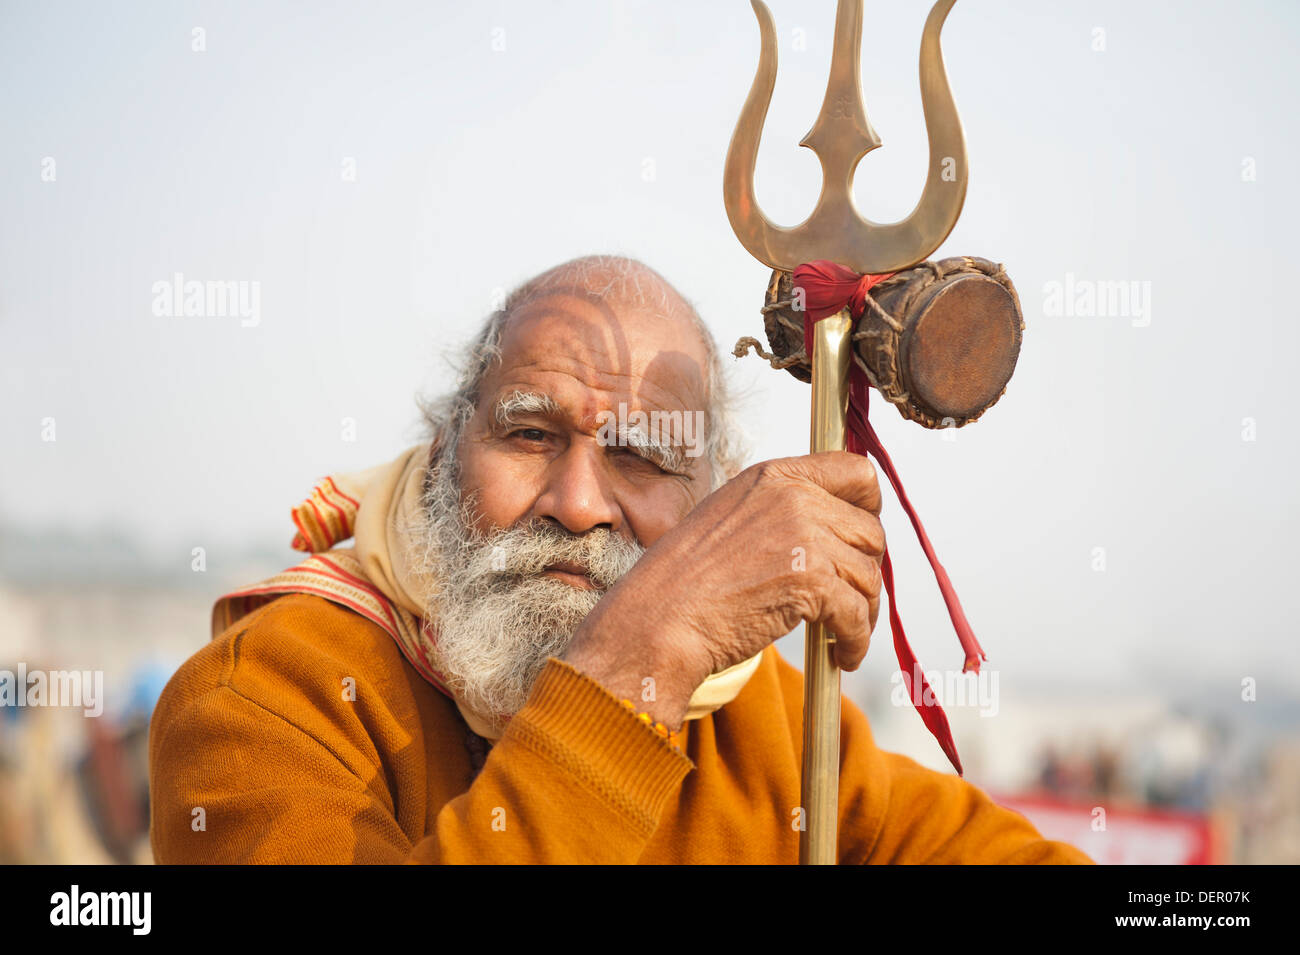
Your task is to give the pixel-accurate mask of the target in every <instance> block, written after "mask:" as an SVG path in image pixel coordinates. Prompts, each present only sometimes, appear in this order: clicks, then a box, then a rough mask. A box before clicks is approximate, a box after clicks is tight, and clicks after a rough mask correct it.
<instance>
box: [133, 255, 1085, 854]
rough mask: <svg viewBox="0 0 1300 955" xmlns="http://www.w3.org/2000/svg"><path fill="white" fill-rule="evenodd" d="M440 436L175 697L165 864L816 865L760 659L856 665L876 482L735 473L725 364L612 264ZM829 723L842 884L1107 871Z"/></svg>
mask: <svg viewBox="0 0 1300 955" xmlns="http://www.w3.org/2000/svg"><path fill="white" fill-rule="evenodd" d="M426 415H427V417H428V419H429V424H430V442H429V443H428V444H427V445H424V446H422V447H420V448H418V449H414V450H412V451H410V452H407V453H406V454H404V455H403V456H401V457H400V458H398V459H397V460H396V461H394V462H393V463H392V464H390V465H388V466H386V467H382V468H377V469H374V470H373V471H370V472H366V473H364V474H362V475H356V476H352V477H344V478H339V479H327V480H326V481H325V482H322V484H321V485H320V486H318V487H317V489H316V492H315V493H314V494H313V497H312V498H311V499H309V500H308V501H306V502H304V505H303V506H302V507H300V508H298V509H297V510H296V511H295V519H296V520H297V522H298V526H299V536H298V539H297V540H296V542H295V543H296V546H298V547H300V548H302V549H304V550H310V551H312V552H313V554H314V556H313V557H311V558H309V559H308V560H307V561H305V562H304V563H303V564H301V565H299V567H297V568H294V569H293V570H291V571H288V572H286V573H285V574H282V575H280V576H279V577H277V578H273V579H272V580H270V581H266V582H263V583H262V584H260V585H257V586H254V587H250V588H245V589H244V590H242V591H239V592H236V593H235V594H232V595H230V596H228V597H226V598H223V600H222V601H221V602H220V603H219V604H218V606H217V609H216V612H215V613H214V620H215V627H214V628H215V629H218V630H220V631H221V632H220V633H219V634H218V635H217V637H216V639H214V640H213V641H212V642H211V643H209V644H208V645H207V646H205V647H204V648H203V649H201V650H200V651H199V652H198V653H196V654H195V655H194V656H193V657H192V658H191V659H190V660H189V661H188V662H186V664H185V665H184V666H183V667H182V668H181V669H180V671H179V672H178V673H177V674H176V675H175V677H174V678H173V679H172V681H171V682H170V684H169V685H168V687H167V689H166V691H165V692H164V694H163V696H162V699H161V700H160V702H159V704H158V708H157V710H156V712H155V715H154V718H153V724H152V728H151V738H150V757H151V761H150V771H151V792H152V797H153V809H152V840H153V847H154V852H155V855H156V858H157V860H158V861H159V862H162V863H172V862H402V861H407V862H610V863H631V862H644V863H673V862H679V863H680V862H783V863H790V862H795V861H797V859H798V842H799V831H798V830H799V828H800V821H801V813H802V810H801V809H800V808H799V792H800V780H799V774H800V749H801V741H802V735H801V707H802V682H801V677H800V675H799V673H798V671H797V670H795V669H794V668H793V667H791V666H790V665H788V664H787V663H785V662H784V661H783V660H782V658H781V657H780V656H779V655H778V653H777V652H776V650H775V649H774V648H773V647H772V646H771V643H772V641H773V640H775V639H776V638H778V637H780V636H782V635H784V634H786V633H788V632H789V631H791V630H792V629H794V628H795V627H796V626H797V625H798V623H799V622H800V621H801V620H812V621H822V622H825V623H826V624H827V625H828V626H829V627H831V628H832V629H833V630H834V632H835V633H836V634H837V635H838V642H837V644H836V653H837V657H838V662H839V664H840V665H841V666H842V667H844V668H845V669H848V670H852V669H854V668H856V667H857V666H858V664H859V663H860V661H861V660H862V658H863V656H864V654H865V653H866V651H867V644H868V641H869V638H870V634H871V631H872V628H873V627H874V625H875V621H876V616H877V610H878V606H879V593H880V571H879V558H880V556H881V554H882V551H883V547H884V533H883V531H882V529H881V525H880V521H879V520H878V517H877V515H878V513H879V510H880V489H879V487H878V485H877V481H876V475H875V472H874V470H873V468H872V466H871V464H870V463H869V462H868V461H867V460H865V459H863V458H859V457H855V456H852V455H848V454H843V453H829V454H819V455H809V456H804V457H793V458H787V459H783V460H778V461H767V462H764V463H761V464H757V465H755V466H753V467H750V468H748V469H747V470H743V471H741V470H740V466H739V462H738V460H737V455H738V451H737V447H736V445H735V443H734V442H733V440H732V436H731V426H730V424H729V421H728V414H727V398H726V394H725V384H724V379H723V375H722V370H721V367H720V362H719V360H718V357H717V352H716V349H715V347H714V345H713V342H712V339H711V337H710V335H709V333H708V331H707V330H706V329H705V327H704V326H703V324H702V322H701V321H700V319H699V317H698V316H697V315H696V313H695V311H694V309H693V308H692V307H691V306H690V304H689V303H687V302H686V301H685V300H684V299H683V298H682V297H681V296H680V295H679V294H678V293H677V292H676V291H674V290H673V289H672V288H671V287H670V286H669V285H668V284H667V283H666V282H665V281H664V280H663V278H662V277H660V276H659V275H658V274H657V273H655V272H654V271H652V270H651V269H649V268H647V267H646V266H644V265H642V264H640V263H637V262H634V261H631V260H627V259H621V258H612V257H592V258H586V259H578V260H575V261H573V262H568V263H565V264H563V265H561V266H558V267H556V268H554V269H552V270H550V271H548V272H546V273H544V274H542V275H541V276H538V277H537V278H535V279H533V280H531V281H529V282H527V283H525V284H524V285H523V286H522V287H521V288H520V289H518V290H517V291H516V292H515V293H514V294H512V295H511V296H510V298H509V299H508V300H507V302H506V305H505V307H504V308H503V309H502V310H501V311H500V312H498V313H496V314H494V315H493V316H492V317H491V318H490V319H489V321H488V323H487V325H486V327H485V328H484V330H483V332H482V334H481V335H480V336H479V338H478V340H477V341H476V342H475V344H474V346H473V348H472V350H471V354H470V357H469V361H468V362H467V365H466V367H465V370H464V373H463V375H462V378H461V381H460V383H459V387H458V389H457V390H456V392H455V394H454V395H453V396H452V397H451V398H450V399H448V400H444V401H441V402H438V403H435V404H431V405H429V406H427V407H426ZM348 537H354V546H353V547H350V548H340V547H337V546H335V545H337V544H338V543H339V542H340V541H343V540H346V539H347V538H348ZM792 554H800V555H802V560H792ZM842 712H843V715H842V720H843V723H842V744H841V745H842V757H841V782H840V799H839V805H840V813H841V816H840V823H839V858H840V861H842V862H845V863H863V862H917V863H922V862H930V863H949V862H1012V863H1044V862H1088V861H1089V860H1088V859H1087V857H1086V856H1084V855H1083V854H1082V853H1080V852H1079V851H1077V850H1075V849H1073V848H1071V847H1069V846H1066V845H1063V844H1060V843H1055V842H1049V841H1046V840H1044V839H1043V838H1042V837H1041V836H1040V835H1039V833H1037V832H1036V831H1035V830H1034V828H1033V827H1032V826H1031V825H1030V824H1029V823H1028V822H1027V821H1026V820H1025V819H1024V818H1023V817H1022V816H1020V815H1018V814H1016V813H1013V812H1011V811H1008V810H1005V809H1002V808H1000V807H998V806H997V805H995V804H994V803H993V802H991V801H990V800H989V798H988V797H987V796H985V795H984V794H983V793H981V792H980V791H979V790H978V789H976V788H975V787H974V786H972V785H970V784H969V783H966V782H965V781H963V780H962V779H960V778H958V777H956V776H952V775H948V774H944V773H937V772H933V771H930V770H927V769H924V768H922V767H921V766H919V765H918V764H916V763H915V762H913V761H911V760H909V759H906V758H904V757H901V756H898V755H893V754H888V753H884V752H882V751H880V750H879V749H877V748H876V746H875V744H874V743H873V741H872V738H871V731H870V729H869V727H868V724H867V721H866V719H865V717H864V716H863V715H862V713H861V712H860V711H859V710H858V709H857V708H856V707H855V706H854V705H853V704H852V703H850V702H849V701H847V700H845V701H844V703H843V711H842Z"/></svg>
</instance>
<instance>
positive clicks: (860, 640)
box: [814, 577, 871, 671]
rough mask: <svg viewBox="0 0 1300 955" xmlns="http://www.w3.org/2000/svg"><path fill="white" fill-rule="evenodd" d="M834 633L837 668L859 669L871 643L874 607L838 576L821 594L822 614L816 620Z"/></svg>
mask: <svg viewBox="0 0 1300 955" xmlns="http://www.w3.org/2000/svg"><path fill="white" fill-rule="evenodd" d="M814 622H816V623H821V624H824V625H825V626H826V628H827V629H828V630H830V631H831V633H833V634H835V645H834V657H835V665H836V666H837V667H839V668H840V669H841V670H849V671H852V670H856V669H857V668H858V666H859V665H860V664H861V663H862V658H863V657H865V656H866V655H867V647H868V646H870V644H871V625H870V624H871V608H870V604H869V602H868V601H867V599H866V598H865V597H863V596H862V594H860V593H858V591H857V590H856V589H855V588H853V587H851V586H849V584H847V583H845V582H844V581H843V580H841V579H840V578H839V577H831V578H829V579H828V580H827V582H826V584H825V587H824V589H823V591H822V601H821V612H820V613H819V614H817V619H816V620H815V621H814Z"/></svg>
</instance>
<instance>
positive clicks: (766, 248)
mask: <svg viewBox="0 0 1300 955" xmlns="http://www.w3.org/2000/svg"><path fill="white" fill-rule="evenodd" d="M955 2H956V0H938V2H937V3H935V5H934V7H933V8H931V10H930V15H929V17H928V18H927V19H926V22H925V28H924V30H923V31H922V34H921V59H920V71H921V104H922V109H923V111H924V113H925V125H926V132H927V135H928V137H929V141H930V160H929V173H928V175H927V176H926V181H925V190H924V191H923V192H922V193H921V198H920V199H919V200H918V202H917V204H916V207H915V208H914V209H913V210H912V212H911V214H910V215H908V216H907V218H905V219H902V220H901V221H899V222H895V223H891V224H888V225H882V224H880V223H876V222H871V221H869V220H867V219H864V218H863V217H862V216H861V214H859V212H858V211H857V208H856V207H855V206H854V204H853V175H854V171H855V170H856V169H857V165H858V162H859V161H861V159H862V157H863V156H865V155H866V154H867V153H869V152H870V151H871V150H873V149H875V148H877V147H878V146H879V145H880V144H881V143H880V138H879V137H878V136H877V135H876V131H875V130H874V129H872V127H871V124H870V123H869V122H868V121H867V115H866V111H865V109H864V108H863V104H862V91H861V85H860V80H859V76H860V73H861V46H862V0H839V6H838V8H837V10H836V13H835V38H834V49H833V53H832V55H831V73H830V80H829V82H828V83H827V86H826V99H825V101H824V102H823V103H822V109H821V112H820V113H819V114H818V116H817V121H816V122H815V123H814V124H813V127H812V129H811V130H810V131H809V132H808V135H806V136H805V137H804V138H803V139H802V140H801V141H800V143H799V145H801V146H807V147H808V148H809V149H811V150H812V151H813V152H814V153H816V154H817V158H818V159H819V160H820V162H821V166H822V189H821V195H820V196H819V197H818V199H817V205H816V207H815V208H814V209H813V211H812V213H811V214H810V215H809V216H808V218H807V219H806V220H804V222H802V223H800V224H799V225H797V226H793V227H784V226H779V225H776V224H775V223H773V222H772V221H771V220H770V219H768V218H767V216H765V215H764V214H763V212H762V210H760V209H759V208H758V202H757V200H756V199H755V196H754V166H755V163H756V162H757V159H758V146H759V141H760V139H761V138H762V133H763V123H764V120H765V119H766V118H767V109H768V105H769V104H770V103H771V100H772V91H773V89H774V88H775V86H776V25H775V22H774V21H773V18H772V14H771V11H769V10H768V8H767V6H766V5H764V4H763V2H762V0H751V3H752V5H753V8H754V13H755V15H756V16H757V17H758V26H759V34H760V38H761V44H762V45H761V51H760V54H759V63H758V73H757V75H756V76H755V77H754V84H753V86H752V87H751V88H750V91H749V96H748V97H747V98H746V100H745V105H744V108H743V109H742V110H741V113H740V119H739V121H738V122H737V124H736V131H735V133H734V134H733V135H732V138H731V146H730V148H729V149H728V150H727V162H726V171H725V175H724V179H723V198H724V201H725V203H726V208H727V217H728V219H730V221H731V227H732V229H733V230H734V231H735V233H736V236H737V238H739V239H740V242H741V244H742V245H743V246H744V247H745V249H746V250H748V252H749V253H750V254H751V255H753V256H754V257H755V258H756V259H758V260H759V261H760V262H762V263H764V264H765V265H767V266H768V267H770V268H773V269H777V270H780V271H785V272H792V271H794V269H795V267H796V266H798V265H801V264H803V263H805V262H811V261H815V260H818V259H827V260H829V261H832V262H836V263H839V264H840V265H844V266H847V267H848V268H851V269H853V270H854V271H855V272H859V273H862V274H867V273H872V274H879V273H883V272H897V271H900V270H902V269H906V268H910V267H911V266H913V265H916V264H917V263H918V262H921V261H924V260H925V258H926V257H927V256H929V255H930V253H931V252H933V251H934V250H935V249H937V248H938V247H939V245H940V243H942V242H943V240H944V239H946V238H947V237H948V234H949V233H950V232H952V229H953V226H955V225H956V224H957V217H958V216H959V215H960V214H961V207H962V203H963V202H964V201H965V198H966V141H965V138H964V136H963V135H962V128H961V120H960V118H959V117H958V115H957V107H956V104H955V103H954V102H953V98H952V91H951V90H950V89H949V87H948V76H947V74H946V72H945V71H944V67H943V54H942V51H941V50H940V47H939V33H940V30H941V29H942V28H943V23H944V20H945V19H946V18H947V16H948V11H949V10H951V9H952V6H953V4H954V3H955ZM852 332H853V329H852V319H851V317H850V315H849V313H848V310H847V309H845V310H844V311H842V312H840V313H839V314H838V315H833V316H831V317H830V318H826V319H823V320H822V321H820V322H818V323H817V325H816V327H815V331H814V335H813V353H812V355H810V356H809V360H810V364H811V366H812V425H811V433H810V439H811V440H810V445H811V448H812V450H813V451H842V450H844V448H845V417H846V412H847V407H848V382H849V361H850V358H851V355H852ZM834 642H835V636H834V635H833V634H831V633H829V632H827V630H826V629H825V627H823V626H822V625H821V624H809V625H808V626H807V628H806V637H805V646H804V732H803V777H802V796H801V801H802V804H803V820H804V829H803V831H802V832H801V833H800V839H799V861H800V863H801V864H813V865H825V864H833V863H834V862H835V861H836V859H837V835H838V821H839V808H838V803H839V798H838V796H839V793H838V790H839V756H840V674H839V670H838V669H837V668H836V667H835V664H834V660H833V657H832V648H833V645H834Z"/></svg>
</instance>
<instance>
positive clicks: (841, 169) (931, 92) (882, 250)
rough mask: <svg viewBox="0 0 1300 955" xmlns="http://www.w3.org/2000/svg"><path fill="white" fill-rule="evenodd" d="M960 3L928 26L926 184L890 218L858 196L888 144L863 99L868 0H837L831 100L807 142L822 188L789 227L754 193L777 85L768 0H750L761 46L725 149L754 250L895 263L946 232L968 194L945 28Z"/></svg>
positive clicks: (942, 8) (731, 205)
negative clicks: (905, 211) (861, 208)
mask: <svg viewBox="0 0 1300 955" xmlns="http://www.w3.org/2000/svg"><path fill="white" fill-rule="evenodd" d="M955 2H956V0H939V2H938V3H936V4H935V5H934V6H933V7H932V8H931V10H930V16H929V17H928V18H927V19H926V21H925V29H924V30H923V31H922V32H921V106H922V109H923V111H924V113H925V128H926V133H927V134H928V136H929V139H930V169H929V175H928V176H927V177H926V180H925V191H924V192H922V193H921V199H920V201H919V202H917V204H916V208H914V209H913V210H912V212H911V214H910V215H909V216H908V217H907V218H906V219H903V220H901V221H899V222H894V223H890V224H888V225H882V224H880V223H877V222H871V221H869V220H867V219H864V218H863V217H862V216H861V215H860V214H859V213H858V211H857V208H856V207H855V206H854V204H853V173H854V170H855V169H856V168H857V165H858V162H859V161H860V160H861V159H862V157H863V156H865V155H866V154H867V153H869V152H871V150H873V149H875V148H877V147H878V146H879V145H880V137H878V136H877V135H876V131H875V130H874V129H872V128H871V123H870V122H868V121H867V115H866V111H865V110H864V108H863V106H862V88H861V84H860V81H859V76H860V75H861V52H862V0H839V7H838V9H837V10H836V12H835V46H834V50H833V52H832V54H831V75H830V81H829V82H828V83H827V84H826V99H825V101H824V102H823V103H822V110H821V113H819V114H818V116H817V121H816V122H815V123H814V124H813V127H812V129H811V130H809V132H808V135H807V136H805V137H804V138H803V139H802V140H801V141H800V142H799V145H800V146H807V147H808V148H809V149H811V150H812V151H813V152H815V153H816V154H817V158H818V159H819V160H820V161H821V165H822V191H821V195H820V196H819V197H818V199H817V206H816V208H814V209H813V211H812V215H810V216H809V217H808V218H807V219H806V220H804V221H803V222H802V223H801V224H799V225H797V226H793V227H791V228H786V227H784V226H779V225H776V224H775V223H773V222H772V221H771V220H770V219H768V217H767V216H765V215H764V214H763V212H762V210H761V209H759V208H758V202H757V200H756V199H755V198H754V164H755V162H756V161H757V160H758V143H759V139H760V138H761V136H762V133H763V121H764V120H765V119H766V118H767V108H768V105H769V104H770V103H771V102H772V90H773V88H774V87H775V86H776V24H775V22H774V21H773V19H772V13H771V11H770V10H768V8H767V6H766V5H765V4H764V3H763V2H762V0H751V3H752V4H753V7H754V14H755V15H756V16H757V17H758V28H759V34H760V36H761V38H762V48H761V52H760V54H759V60H758V73H757V74H756V75H755V77H754V85H753V86H752V87H750V90H749V96H748V98H746V100H745V106H744V109H742V110H741V112H740V120H739V121H738V122H737V123H736V132H735V133H734V134H733V135H732V137H731V148H730V149H728V150H727V165H726V172H725V174H724V176H723V186H722V194H723V199H724V201H725V203H726V206H727V218H728V219H730V220H731V228H732V229H733V230H734V231H735V233H736V236H737V238H739V239H740V242H741V244H742V245H743V246H744V247H745V248H746V249H747V250H748V251H749V254H750V255H752V256H754V258H756V259H758V260H759V261H760V262H762V263H763V264H764V265H767V266H768V267H769V268H773V269H779V270H781V271H784V272H791V271H793V270H794V268H795V266H797V265H800V264H802V263H804V262H811V261H814V260H816V259H828V260H830V261H832V262H837V263H839V264H840V265H845V266H848V267H849V268H851V269H853V270H854V271H855V272H860V273H863V274H865V273H869V272H870V273H881V272H897V271H899V270H901V269H906V268H910V267H911V266H913V265H916V264H917V263H918V262H921V261H923V260H924V259H925V258H926V256H928V255H929V254H930V253H931V252H933V251H934V250H935V249H937V248H938V247H939V245H940V243H942V242H943V240H944V239H946V238H947V237H948V233H950V232H951V231H952V228H953V226H955V225H956V224H957V217H958V216H959V215H961V207H962V203H963V202H964V201H965V200H966V140H965V137H964V136H963V135H962V131H961V119H960V118H959V117H958V116H957V105H956V103H954V102H953V99H952V90H951V89H949V87H948V75H947V73H946V72H945V71H944V68H943V52H942V51H941V50H940V48H939V31H940V30H941V29H942V28H943V22H944V20H945V19H946V18H947V16H948V11H949V10H951V9H952V5H953V4H954V3H955Z"/></svg>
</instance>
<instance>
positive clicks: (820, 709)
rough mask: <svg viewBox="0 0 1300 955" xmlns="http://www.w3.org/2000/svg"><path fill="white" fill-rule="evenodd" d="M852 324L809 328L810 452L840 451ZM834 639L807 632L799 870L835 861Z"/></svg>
mask: <svg viewBox="0 0 1300 955" xmlns="http://www.w3.org/2000/svg"><path fill="white" fill-rule="evenodd" d="M852 338H853V320H852V318H850V316H849V312H848V309H845V310H843V311H841V312H840V313H838V314H836V315H832V316H830V317H828V318H824V319H822V320H821V321H819V322H817V324H816V325H814V326H813V353H812V427H811V433H810V441H809V443H810V445H811V449H812V450H813V451H814V452H816V451H843V450H844V446H845V444H844V442H845V435H844V419H845V414H846V411H847V409H848V403H849V360H850V357H851V354H852V347H853V340H852ZM834 644H835V635H834V634H833V633H830V632H829V631H827V630H826V628H825V627H824V626H823V625H821V624H819V623H810V624H808V625H807V626H806V628H805V639H804V663H803V782H802V791H801V796H800V799H801V800H802V802H803V810H804V827H805V828H804V829H803V831H802V832H800V833H799V864H800V865H834V864H835V863H836V862H837V861H838V846H837V843H838V838H837V837H838V835H839V778H840V671H839V668H837V667H836V666H835V663H834V659H833V657H832V648H833V646H834Z"/></svg>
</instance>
